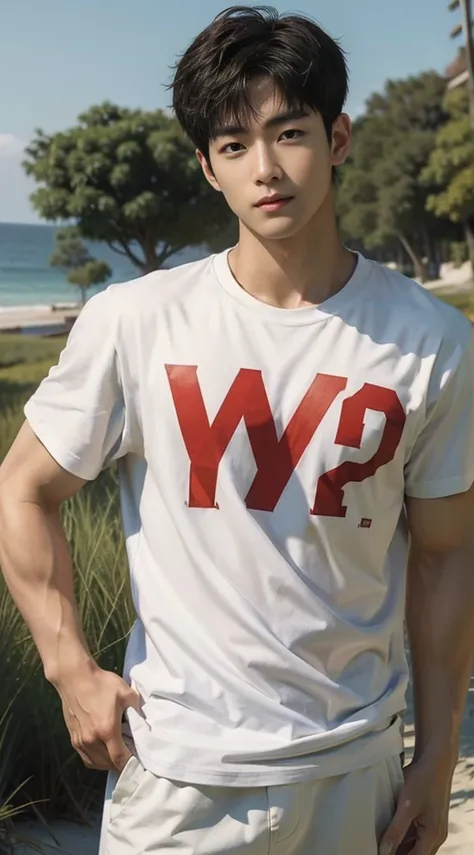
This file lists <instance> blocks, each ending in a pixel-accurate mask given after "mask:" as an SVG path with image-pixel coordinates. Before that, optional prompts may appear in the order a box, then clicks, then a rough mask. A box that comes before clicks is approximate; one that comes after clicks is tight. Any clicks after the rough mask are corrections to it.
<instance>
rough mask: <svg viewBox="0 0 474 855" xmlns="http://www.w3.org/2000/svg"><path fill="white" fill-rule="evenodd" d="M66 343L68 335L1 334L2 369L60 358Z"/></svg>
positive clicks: (0, 355) (0, 357) (0, 356)
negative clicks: (45, 336) (43, 336)
mask: <svg viewBox="0 0 474 855" xmlns="http://www.w3.org/2000/svg"><path fill="white" fill-rule="evenodd" d="M65 343H66V336H57V337H54V338H39V337H36V336H29V335H16V334H11V333H1V334H0V369H1V368H9V367H11V366H13V365H20V364H21V365H24V364H25V365H35V364H36V363H37V362H43V361H46V362H48V361H49V362H50V363H51V364H52V363H53V362H54V361H55V360H56V359H57V358H58V356H59V354H60V353H61V350H62V349H63V347H64V345H65Z"/></svg>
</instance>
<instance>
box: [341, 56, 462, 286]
mask: <svg viewBox="0 0 474 855" xmlns="http://www.w3.org/2000/svg"><path fill="white" fill-rule="evenodd" d="M445 85H446V84H445V81H444V79H443V78H442V77H440V76H439V75H438V74H436V73H434V72H426V73H423V74H420V75H419V76H418V77H409V78H407V79H406V80H397V81H388V82H387V84H386V86H385V91H384V92H383V93H382V94H374V95H372V96H371V97H370V98H369V100H368V101H367V106H366V112H365V114H364V116H362V117H361V118H360V119H358V120H357V121H356V122H355V123H354V141H353V151H352V156H351V158H350V160H349V162H348V163H347V164H346V166H345V168H344V169H343V170H342V174H341V183H340V189H339V194H338V207H339V214H340V219H341V225H342V228H343V230H344V232H346V233H347V234H349V235H350V236H351V237H352V238H355V239H358V240H360V241H363V243H364V245H365V246H366V247H367V248H373V247H379V246H385V245H387V244H390V243H392V244H393V242H394V240H398V241H400V242H401V244H402V246H403V247H404V249H405V251H406V252H407V253H408V254H409V256H410V258H411V260H412V261H413V263H414V264H415V266H417V267H418V269H420V268H421V256H422V255H423V254H424V252H423V249H424V242H425V243H426V238H427V235H428V234H429V233H431V234H434V233H435V232H436V230H437V228H438V226H437V224H436V222H435V219H434V217H433V215H432V214H430V213H427V211H426V199H427V195H428V193H429V190H428V189H427V187H426V186H423V185H422V184H421V183H420V180H419V177H420V172H421V170H422V169H423V168H424V167H425V166H426V164H427V162H428V159H429V156H430V152H431V150H432V148H433V145H434V140H435V137H436V133H437V131H438V129H439V128H440V127H441V125H442V124H443V122H444V121H445V118H446V116H445V113H444V109H443V93H444V90H445ZM418 272H419V270H418Z"/></svg>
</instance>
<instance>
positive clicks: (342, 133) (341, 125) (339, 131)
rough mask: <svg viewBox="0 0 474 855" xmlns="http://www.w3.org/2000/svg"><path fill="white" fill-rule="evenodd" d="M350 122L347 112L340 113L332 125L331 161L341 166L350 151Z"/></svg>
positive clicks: (334, 164)
mask: <svg viewBox="0 0 474 855" xmlns="http://www.w3.org/2000/svg"><path fill="white" fill-rule="evenodd" d="M351 138H352V123H351V120H350V118H349V116H348V115H347V113H341V115H340V116H338V117H337V119H336V121H335V122H334V124H333V126H332V146H331V163H332V165H333V166H342V164H343V163H345V162H346V160H347V158H348V157H349V155H350V153H351Z"/></svg>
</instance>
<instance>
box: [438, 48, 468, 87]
mask: <svg viewBox="0 0 474 855" xmlns="http://www.w3.org/2000/svg"><path fill="white" fill-rule="evenodd" d="M444 75H445V77H446V79H447V81H448V89H456V88H457V87H458V86H462V84H463V83H467V81H468V77H469V75H468V71H467V53H466V48H465V47H461V48H459V51H458V55H457V57H456V59H454V60H453V62H452V63H451V64H450V65H448V67H447V68H446V70H445V72H444Z"/></svg>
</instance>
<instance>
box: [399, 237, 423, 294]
mask: <svg viewBox="0 0 474 855" xmlns="http://www.w3.org/2000/svg"><path fill="white" fill-rule="evenodd" d="M397 237H398V240H399V241H400V243H401V245H402V246H403V249H404V250H405V252H406V253H407V255H408V256H409V258H410V259H411V261H412V262H413V267H414V268H415V278H416V279H420V280H421V282H426V280H427V278H428V274H427V270H426V265H425V264H423V261H422V260H421V258H420V256H419V255H418V254H417V253H416V252H415V250H414V248H413V246H412V244H411V243H410V241H409V240H408V238H407V237H406V236H405V235H402V234H400V233H399V234H398V235H397Z"/></svg>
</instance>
